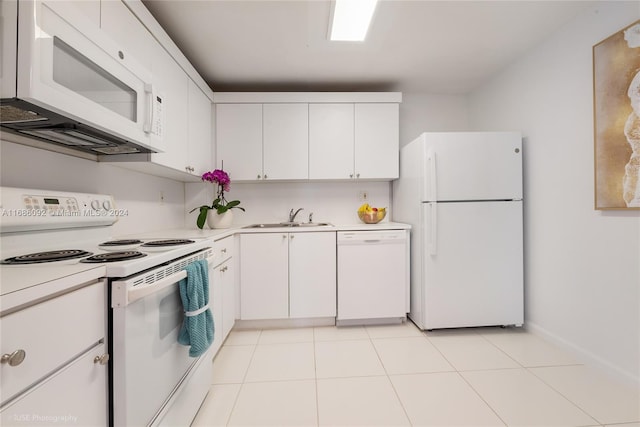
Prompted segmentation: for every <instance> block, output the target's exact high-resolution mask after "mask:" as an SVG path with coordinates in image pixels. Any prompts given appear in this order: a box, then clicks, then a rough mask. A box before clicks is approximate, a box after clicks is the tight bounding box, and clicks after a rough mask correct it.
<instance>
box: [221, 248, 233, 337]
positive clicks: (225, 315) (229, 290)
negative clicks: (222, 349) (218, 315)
mask: <svg viewBox="0 0 640 427" xmlns="http://www.w3.org/2000/svg"><path fill="white" fill-rule="evenodd" d="M233 260H234V259H233V258H230V259H228V260H227V261H225V262H224V263H223V264H222V265H221V266H220V267H218V268H219V269H220V272H221V274H222V281H221V283H222V306H223V307H222V336H223V337H225V338H226V337H227V335H229V332H231V329H232V328H233V325H234V323H235V322H236V288H235V268H234V263H233Z"/></svg>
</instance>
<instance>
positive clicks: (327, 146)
mask: <svg viewBox="0 0 640 427" xmlns="http://www.w3.org/2000/svg"><path fill="white" fill-rule="evenodd" d="M353 108H354V105H353V104H309V179H348V178H353V167H354V164H353V154H354V152H353V120H354V117H353V114H354V113H353Z"/></svg>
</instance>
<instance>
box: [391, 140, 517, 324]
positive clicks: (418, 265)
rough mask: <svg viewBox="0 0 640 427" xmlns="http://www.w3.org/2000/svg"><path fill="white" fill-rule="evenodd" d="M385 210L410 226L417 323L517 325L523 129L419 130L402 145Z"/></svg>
mask: <svg viewBox="0 0 640 427" xmlns="http://www.w3.org/2000/svg"><path fill="white" fill-rule="evenodd" d="M392 212H393V220H394V221H399V222H405V223H409V224H411V226H412V229H411V234H412V235H411V310H410V313H409V317H410V318H411V319H412V320H413V321H414V322H415V323H416V325H418V327H419V328H421V329H427V330H430V329H440V328H459V327H473V326H491V325H516V326H522V324H523V322H524V287H523V225H522V221H523V217H522V136H521V134H520V133H518V132H455V133H453V132H436V133H423V134H422V135H420V136H419V137H418V138H417V139H416V140H414V141H412V142H411V143H409V144H407V145H406V146H404V147H403V148H402V149H401V151H400V178H399V179H398V180H396V181H394V183H393V211H392Z"/></svg>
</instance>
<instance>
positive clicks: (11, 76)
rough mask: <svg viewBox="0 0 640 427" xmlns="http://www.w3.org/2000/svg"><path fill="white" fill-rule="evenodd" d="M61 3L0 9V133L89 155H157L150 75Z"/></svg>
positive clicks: (11, 4) (158, 115) (30, 1)
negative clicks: (1, 23) (0, 48)
mask: <svg viewBox="0 0 640 427" xmlns="http://www.w3.org/2000/svg"><path fill="white" fill-rule="evenodd" d="M69 3H70V2H57V1H35V0H19V1H3V2H2V4H1V5H0V8H1V13H2V22H3V25H2V39H3V40H2V52H3V53H2V76H3V82H2V94H1V100H0V126H1V128H2V130H3V131H8V132H11V133H15V134H19V135H22V136H25V137H28V138H33V139H37V140H40V141H45V142H47V143H52V144H55V145H57V146H62V147H65V148H71V149H73V150H80V151H84V152H87V153H91V154H96V155H109V154H129V153H149V152H162V151H163V150H162V129H163V122H164V114H163V105H162V104H163V97H162V94H161V92H158V90H157V88H156V87H155V86H154V84H153V78H152V75H151V73H150V72H149V70H146V69H145V68H144V67H142V66H141V65H140V64H139V63H138V62H137V61H136V60H135V58H131V57H129V56H128V55H125V53H124V52H123V51H122V50H121V49H119V47H118V46H117V45H116V44H115V43H114V42H113V41H112V40H111V39H110V38H109V37H108V36H107V35H106V34H105V33H104V32H102V31H101V30H100V29H99V28H98V27H97V25H95V24H92V23H90V22H89V21H88V20H87V19H86V17H84V16H83V15H82V14H80V13H79V12H78V11H77V10H75V9H74V8H73V7H72V6H70V5H69ZM16 49H17V51H16Z"/></svg>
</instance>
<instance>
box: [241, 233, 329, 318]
mask: <svg viewBox="0 0 640 427" xmlns="http://www.w3.org/2000/svg"><path fill="white" fill-rule="evenodd" d="M335 314H336V233H335V232H308V233H305V232H300V233H255V234H242V235H240V319H242V320H259V319H287V318H312V317H332V316H335Z"/></svg>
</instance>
